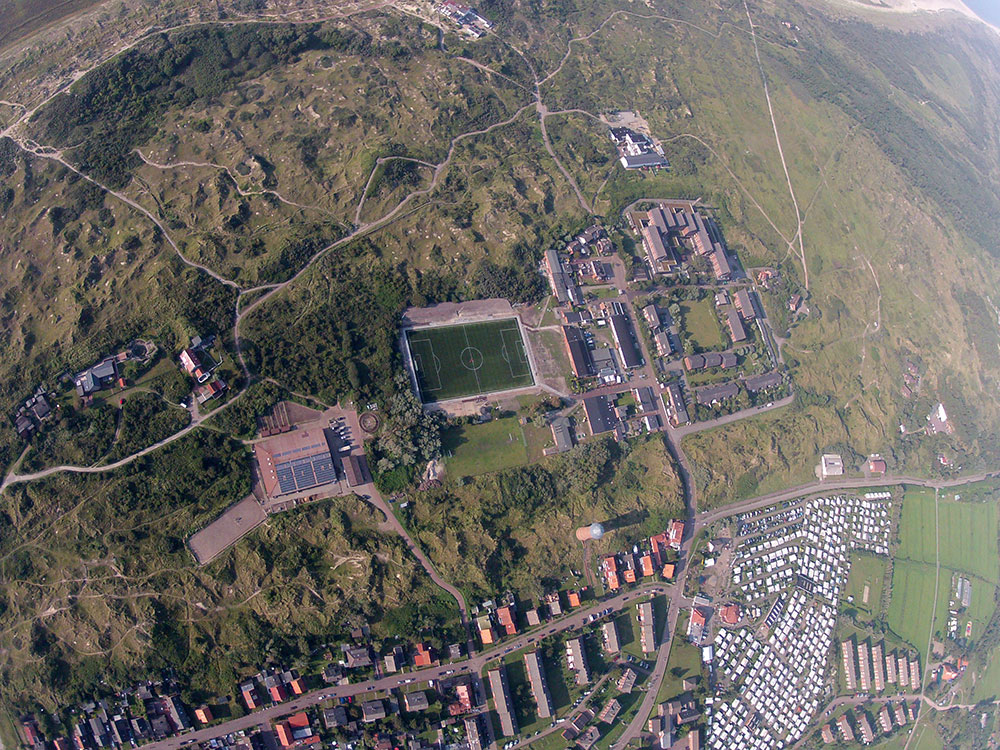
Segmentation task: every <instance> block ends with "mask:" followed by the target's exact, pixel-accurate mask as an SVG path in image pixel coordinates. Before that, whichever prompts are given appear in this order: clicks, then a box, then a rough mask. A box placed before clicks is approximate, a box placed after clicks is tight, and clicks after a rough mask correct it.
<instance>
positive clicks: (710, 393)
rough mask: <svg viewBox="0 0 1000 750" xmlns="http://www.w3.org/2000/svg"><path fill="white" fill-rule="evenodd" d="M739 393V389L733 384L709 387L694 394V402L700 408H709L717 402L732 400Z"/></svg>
mask: <svg viewBox="0 0 1000 750" xmlns="http://www.w3.org/2000/svg"><path fill="white" fill-rule="evenodd" d="M739 392H740V387H739V386H738V385H737V384H736V383H733V382H729V383H720V384H719V385H710V386H708V387H707V388H701V389H699V390H698V391H696V392H695V400H696V401H697V402H698V403H699V404H701V405H702V406H711V405H712V404H714V403H718V402H719V401H725V400H726V399H729V398H733V397H734V396H735V395H736V394H737V393H739Z"/></svg>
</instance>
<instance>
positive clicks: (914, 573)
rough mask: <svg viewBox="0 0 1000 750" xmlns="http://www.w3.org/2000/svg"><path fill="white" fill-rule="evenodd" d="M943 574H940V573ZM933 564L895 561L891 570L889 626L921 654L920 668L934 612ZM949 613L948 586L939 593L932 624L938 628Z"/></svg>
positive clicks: (924, 658) (925, 657) (944, 586)
mask: <svg viewBox="0 0 1000 750" xmlns="http://www.w3.org/2000/svg"><path fill="white" fill-rule="evenodd" d="M942 574H943V572H942ZM934 580H935V571H934V566H933V565H927V564H925V563H914V562H910V561H908V560H896V562H895V563H894V564H893V569H892V598H891V599H890V601H889V627H890V628H891V629H892V631H893V632H894V633H896V634H897V635H898V636H899V637H900V638H902V639H903V640H904V641H906V642H907V643H909V644H910V645H911V646H913V647H914V648H915V649H917V650H918V651H919V652H920V666H921V668H923V666H924V665H925V664H926V660H927V646H928V639H929V637H930V635H931V634H932V633H933V632H934V631H935V629H936V628H933V627H932V623H931V614H932V611H933V610H934ZM947 614H948V583H947V579H944V585H943V586H941V587H940V588H939V590H938V605H937V612H936V617H935V620H936V622H935V623H933V625H936V626H938V627H940V624H942V623H943V622H944V620H945V619H946V618H947Z"/></svg>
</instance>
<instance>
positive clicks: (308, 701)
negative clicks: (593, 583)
mask: <svg viewBox="0 0 1000 750" xmlns="http://www.w3.org/2000/svg"><path fill="white" fill-rule="evenodd" d="M669 588H670V586H669V585H668V584H662V583H660V584H655V583H649V584H643V585H640V586H636V587H635V588H633V589H631V590H629V591H624V592H622V593H620V594H618V595H617V596H614V597H610V598H607V599H603V600H601V601H599V602H596V603H594V604H592V605H590V606H588V607H581V608H580V609H577V610H575V611H573V612H572V613H570V614H568V615H566V616H564V617H561V618H559V619H558V620H555V621H553V622H550V623H548V624H546V625H545V626H543V627H540V628H536V629H535V630H533V631H531V632H527V633H524V634H522V635H519V636H518V637H516V638H512V639H509V640H507V641H505V642H504V643H503V644H502V645H501V646H498V647H497V648H493V649H490V650H489V651H482V652H480V653H478V654H476V655H475V656H473V657H471V658H468V659H465V660H464V661H461V662H455V663H452V664H442V665H439V666H436V667H428V668H426V669H420V670H414V671H412V672H405V673H402V674H393V675H388V676H386V677H381V678H378V679H373V680H365V681H364V682H358V683H354V684H351V685H342V686H331V687H325V688H321V689H318V690H313V691H311V692H309V693H306V694H305V695H301V696H299V697H298V698H296V699H294V700H289V701H287V702H285V703H281V704H278V705H274V706H269V707H268V708H265V709H262V710H260V711H255V712H253V713H251V714H247V715H246V716H242V717H240V718H238V719H232V720H230V721H227V722H223V723H222V724H217V725H215V726H211V727H206V728H205V729H199V730H197V731H194V732H189V733H187V734H182V735H177V736H175V737H168V738H167V739H165V740H160V741H158V742H151V743H149V744H148V745H143V750H176V749H177V748H180V747H182V746H184V745H188V744H192V742H203V741H206V740H209V739H211V738H213V737H218V736H220V735H224V734H229V733H230V732H235V731H238V730H240V729H243V730H249V729H252V728H254V727H256V726H257V725H259V724H268V723H271V722H274V721H277V720H280V719H281V718H282V717H284V716H287V715H288V714H291V713H294V712H296V711H301V710H303V709H306V708H309V707H311V706H315V705H317V704H319V703H321V702H323V701H325V700H328V699H330V698H341V697H348V696H357V695H362V694H364V693H368V692H371V691H374V690H391V689H393V688H404V689H405V686H406V685H408V684H410V683H416V682H424V681H427V680H438V679H441V678H443V677H448V676H451V675H452V674H472V675H478V674H479V673H480V672H481V671H482V670H483V668H484V667H485V666H486V665H487V664H488V663H489V662H490V661H492V660H494V659H498V658H500V657H502V656H504V655H505V654H507V653H510V652H511V651H516V650H518V649H521V648H525V647H527V646H530V645H531V644H532V643H536V642H537V641H540V640H542V638H545V637H547V636H549V635H553V634H556V633H562V632H565V631H567V630H577V629H579V628H581V627H583V625H585V624H586V622H587V618H589V617H590V615H593V614H597V613H598V612H600V611H601V610H604V609H611V610H612V611H614V612H619V611H621V610H622V609H624V608H626V607H628V606H630V605H631V604H634V603H635V602H636V601H637V600H639V599H641V598H642V597H643V596H644V595H646V594H651V593H658V592H664V591H667V590H668V589H669Z"/></svg>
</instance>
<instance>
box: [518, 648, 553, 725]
mask: <svg viewBox="0 0 1000 750" xmlns="http://www.w3.org/2000/svg"><path fill="white" fill-rule="evenodd" d="M524 664H525V667H527V671H528V684H529V685H530V687H531V695H532V697H533V698H534V699H535V706H536V707H537V713H538V716H539V718H542V719H547V718H549V717H550V716H552V714H553V708H552V696H551V695H550V693H549V684H548V681H547V680H546V679H545V665H544V664H543V663H542V656H541V654H540V653H539V652H538V651H529V652H528V653H526V654H525V655H524Z"/></svg>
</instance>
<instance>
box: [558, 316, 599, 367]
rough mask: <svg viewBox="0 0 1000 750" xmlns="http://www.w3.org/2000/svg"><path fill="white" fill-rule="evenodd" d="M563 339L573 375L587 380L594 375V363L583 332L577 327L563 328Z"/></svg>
mask: <svg viewBox="0 0 1000 750" xmlns="http://www.w3.org/2000/svg"><path fill="white" fill-rule="evenodd" d="M562 331H563V338H564V340H565V341H566V351H567V352H568V353H569V362H570V365H571V366H572V367H573V374H574V375H576V376H577V377H578V378H586V377H588V376H590V375H593V374H594V361H593V360H592V359H591V357H590V349H589V348H588V346H587V340H586V339H585V338H584V336H583V331H581V330H580V329H579V328H576V327H575V326H563V327H562Z"/></svg>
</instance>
